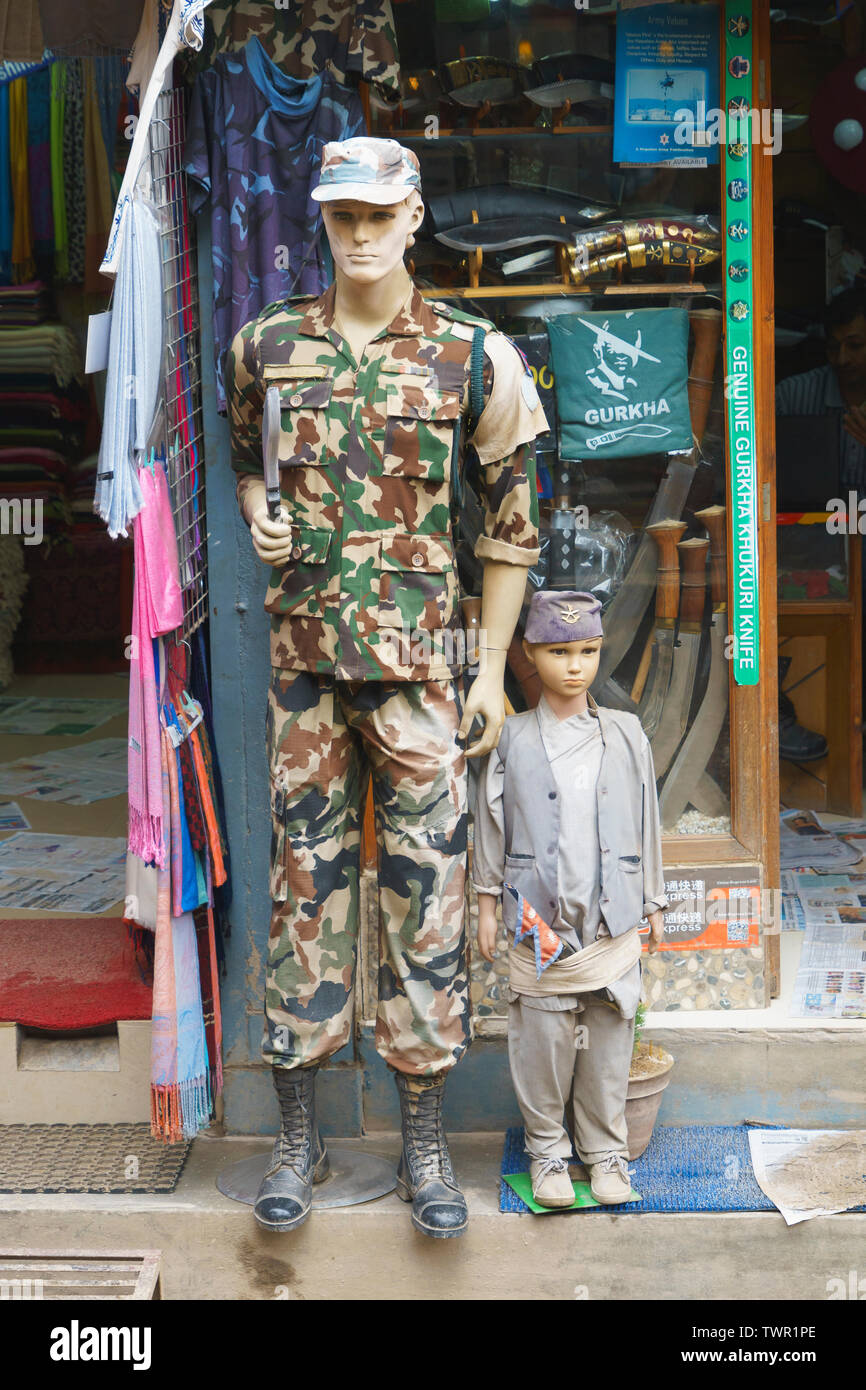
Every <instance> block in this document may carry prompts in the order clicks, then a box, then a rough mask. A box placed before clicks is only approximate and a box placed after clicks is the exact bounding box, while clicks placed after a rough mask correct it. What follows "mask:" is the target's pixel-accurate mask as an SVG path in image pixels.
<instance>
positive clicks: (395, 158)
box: [312, 135, 421, 204]
mask: <svg viewBox="0 0 866 1390" xmlns="http://www.w3.org/2000/svg"><path fill="white" fill-rule="evenodd" d="M413 189H415V190H416V191H417V192H418V193H420V192H421V166H420V165H419V163H418V156H417V155H416V154H414V153H413V152H412V150H407V149H406V148H405V146H404V145H399V144H398V143H397V141H396V140H374V139H372V138H371V137H370V136H367V135H356V136H355V137H354V138H353V139H351V140H331V141H330V142H329V143H328V144H327V145H325V148H324V149H323V151H322V168H321V171H320V173H319V184H318V187H317V188H314V189H313V192H312V196H313V197H314V198H315V200H316V202H317V203H327V202H331V201H333V200H334V199H335V198H357V199H358V201H359V202H362V203H382V204H387V203H402V201H403V199H404V198H408V196H409V194H410V193H411V192H412V190H413Z"/></svg>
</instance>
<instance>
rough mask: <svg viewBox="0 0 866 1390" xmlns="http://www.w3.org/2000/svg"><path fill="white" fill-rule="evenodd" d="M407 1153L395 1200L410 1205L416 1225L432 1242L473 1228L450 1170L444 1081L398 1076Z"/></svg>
mask: <svg viewBox="0 0 866 1390" xmlns="http://www.w3.org/2000/svg"><path fill="white" fill-rule="evenodd" d="M394 1079H395V1080H396V1082H397V1090H398V1092H399V1093H400V1116H401V1121H402V1127H403V1152H402V1154H401V1155H400V1165H399V1167H398V1169H397V1196H398V1197H399V1198H400V1199H401V1200H402V1201H404V1202H411V1203H412V1225H413V1226H414V1227H415V1229H416V1230H418V1231H423V1233H424V1235H426V1236H432V1237H433V1238H434V1240H448V1239H449V1238H450V1237H452V1236H460V1235H462V1234H463V1232H464V1231H465V1230H466V1227H467V1225H468V1224H469V1212H468V1211H467V1208H466V1200H465V1198H464V1196H463V1193H462V1192H461V1191H460V1188H459V1187H458V1186H457V1179H456V1178H455V1176H454V1169H453V1168H452V1167H451V1155H450V1154H449V1152H448V1145H447V1143H446V1141H445V1134H444V1132H443V1129H442V1097H443V1096H444V1094H445V1082H444V1080H437V1079H436V1078H428V1077H423V1076H407V1075H405V1073H404V1072H399V1071H397V1072H395V1073H394Z"/></svg>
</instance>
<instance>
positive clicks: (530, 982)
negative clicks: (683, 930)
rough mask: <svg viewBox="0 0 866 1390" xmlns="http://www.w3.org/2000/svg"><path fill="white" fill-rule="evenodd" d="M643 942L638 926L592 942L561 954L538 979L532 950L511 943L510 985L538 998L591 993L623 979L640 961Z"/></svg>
mask: <svg viewBox="0 0 866 1390" xmlns="http://www.w3.org/2000/svg"><path fill="white" fill-rule="evenodd" d="M640 950H641V941H640V936H639V935H638V928H637V927H636V926H634V927H632V928H631V930H630V931H627V932H623V934H622V936H606V937H602V938H601V940H599V941H593V943H592V945H591V946H587V948H586V950H585V951H578V952H577V954H576V955H573V956H567V957H566V958H565V959H564V960H563V959H562V957H560V959H559V960H557V961H554V962H553V964H552V965H549V966H548V967H547V969H546V970H545V972H544V974H543V975H542V976H541V979H540V980H539V979H537V978H536V974H535V961H534V959H533V956H532V952H531V951H526V950H521V949H520V947H518V946H512V947H511V949H510V950H509V952H508V969H509V972H510V978H509V984H510V985H511V988H512V989H513V990H514V991H515V992H516V993H517V994H531V995H534V996H536V997H540V996H542V995H549V994H588V993H589V992H590V991H591V990H595V989H605V988H606V986H607V985H612V984H614V983H615V981H616V980H619V979H621V978H622V976H623V975H624V974H625V973H626V971H627V970H630V969H631V967H632V966H633V965H635V964H636V963H637V962H638V961H639V960H640Z"/></svg>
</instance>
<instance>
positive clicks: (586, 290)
mask: <svg viewBox="0 0 866 1390" xmlns="http://www.w3.org/2000/svg"><path fill="white" fill-rule="evenodd" d="M421 293H422V295H423V296H424V298H425V299H547V298H554V297H555V296H557V295H561V294H583V295H608V294H719V293H720V290H719V288H718V287H712V286H707V285H703V284H701V283H700V282H699V281H697V280H696V281H695V282H694V284H692V285H690V284H688V283H687V282H686V281H681V280H677V281H675V282H673V283H672V284H670V285H664V284H655V283H653V284H651V285H604V286H601V285H596V286H593V285H563V284H559V283H557V282H555V281H554V282H551V281H546V282H545V283H544V284H543V285H477V286H475V287H473V286H472V285H458V286H456V287H455V286H451V287H449V288H448V289H436V288H434V289H422V290H421Z"/></svg>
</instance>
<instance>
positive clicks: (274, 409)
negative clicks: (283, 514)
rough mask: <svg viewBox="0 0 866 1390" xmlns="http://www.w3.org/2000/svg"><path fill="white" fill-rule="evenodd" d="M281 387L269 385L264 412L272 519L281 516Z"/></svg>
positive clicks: (264, 443)
mask: <svg viewBox="0 0 866 1390" xmlns="http://www.w3.org/2000/svg"><path fill="white" fill-rule="evenodd" d="M279 452H280V389H279V387H278V386H269V387H268V389H267V391H266V392H265V406H264V410H263V412H262V456H263V463H264V469H265V495H266V497H267V503H268V516H269V517H270V519H271V521H278V520H279V517H280V465H279Z"/></svg>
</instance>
